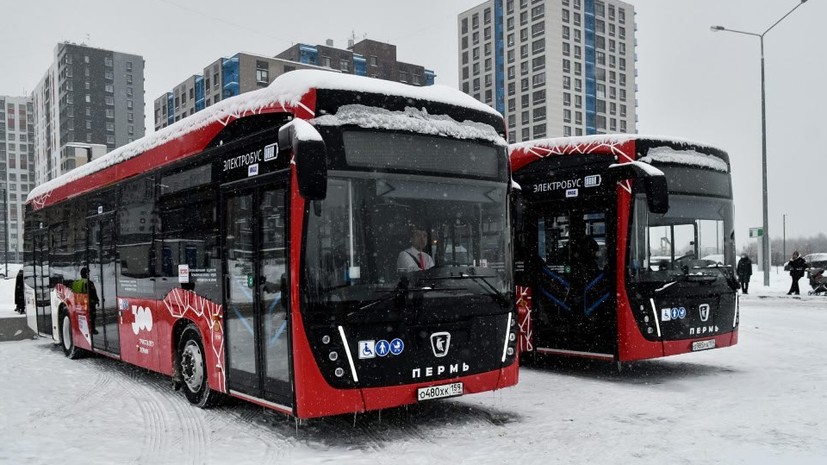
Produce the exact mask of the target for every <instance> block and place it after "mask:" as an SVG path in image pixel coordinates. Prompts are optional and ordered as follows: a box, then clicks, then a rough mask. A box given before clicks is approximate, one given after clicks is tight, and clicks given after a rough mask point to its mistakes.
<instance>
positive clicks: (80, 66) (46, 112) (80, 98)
mask: <svg viewBox="0 0 827 465" xmlns="http://www.w3.org/2000/svg"><path fill="white" fill-rule="evenodd" d="M32 103H33V110H34V138H33V141H32V143H33V144H34V158H35V184H41V183H43V182H46V181H48V180H50V179H54V178H56V177H57V176H59V175H61V174H63V173H66V172H68V171H70V170H72V169H73V168H75V167H76V166H77V163H78V162H79V161H83V157H77V156H76V152H77V149H78V147H81V146H84V147H86V150H87V152H88V154H89V157H87V159H91V158H92V157H94V154H95V153H97V152H98V150H97V146H100V145H103V146H105V147H106V151H111V150H114V149H115V148H117V147H120V146H122V145H125V144H127V143H129V142H132V141H133V140H136V139H139V138H141V137H143V136H144V111H145V110H144V59H143V58H142V57H141V56H139V55H130V54H126V53H120V52H113V51H111V50H103V49H99V48H93V47H88V46H86V45H77V44H72V43H68V42H64V43H60V44H57V46H56V47H55V54H54V62H53V63H52V65H51V66H50V67H49V69H48V71H46V74H45V75H44V76H43V79H41V81H40V83H38V85H37V87H36V88H35V90H34V92H32Z"/></svg>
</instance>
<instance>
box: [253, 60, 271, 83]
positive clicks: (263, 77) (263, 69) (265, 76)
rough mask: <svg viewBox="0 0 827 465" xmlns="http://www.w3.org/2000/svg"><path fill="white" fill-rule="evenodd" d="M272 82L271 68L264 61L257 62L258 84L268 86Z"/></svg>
mask: <svg viewBox="0 0 827 465" xmlns="http://www.w3.org/2000/svg"><path fill="white" fill-rule="evenodd" d="M269 82H270V66H269V63H267V62H266V61H263V60H256V83H258V84H268V83H269Z"/></svg>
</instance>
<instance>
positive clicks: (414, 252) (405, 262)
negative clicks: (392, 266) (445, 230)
mask: <svg viewBox="0 0 827 465" xmlns="http://www.w3.org/2000/svg"><path fill="white" fill-rule="evenodd" d="M410 239H411V246H410V247H408V248H407V249H405V250H403V251H401V252H399V256H398V257H397V258H396V269H397V271H398V272H400V273H410V272H412V271H422V270H427V269H429V268H433V266H434V259H433V258H431V256H430V255H428V254H427V253H425V252H424V249H425V245H427V244H428V233H427V232H425V230H423V229H421V228H418V227H413V228H411V236H410Z"/></svg>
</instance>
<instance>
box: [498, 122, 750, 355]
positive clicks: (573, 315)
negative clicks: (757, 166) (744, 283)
mask: <svg viewBox="0 0 827 465" xmlns="http://www.w3.org/2000/svg"><path fill="white" fill-rule="evenodd" d="M509 151H510V158H511V169H512V173H513V178H514V180H515V181H516V182H517V183H518V184H519V185H520V186H521V194H520V195H519V196H518V197H520V199H521V200H520V201H519V202H520V203H521V206H520V207H519V208H518V213H517V214H516V215H515V216H516V217H517V221H516V223H517V233H516V236H517V237H516V239H515V244H516V252H515V266H516V272H515V279H516V283H517V299H518V300H517V306H518V310H519V315H520V316H519V318H520V326H521V338H520V349H521V350H522V351H524V352H534V353H540V354H555V355H571V356H581V357H588V358H594V359H602V360H609V361H615V362H624V361H631V360H639V359H648V358H656V357H663V356H667V355H674V354H681V353H685V352H691V351H697V350H705V349H712V348H718V347H726V346H730V345H733V344H735V343H736V342H737V341H738V318H739V317H738V298H737V292H736V288H737V284H736V281H735V278H734V275H733V272H732V269H733V265H734V260H735V246H734V233H733V232H734V229H733V218H732V188H731V183H730V164H729V157H728V156H727V154H726V153H725V152H723V151H721V150H718V149H716V148H713V147H709V146H706V145H701V144H696V143H692V142H688V141H682V140H677V139H671V138H662V137H644V136H638V135H598V136H583V137H569V138H559V139H546V140H536V141H530V142H524V143H519V144H512V145H511V146H510V149H509Z"/></svg>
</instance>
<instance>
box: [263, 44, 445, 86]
mask: <svg viewBox="0 0 827 465" xmlns="http://www.w3.org/2000/svg"><path fill="white" fill-rule="evenodd" d="M277 56H278V57H279V58H285V59H287V60H292V61H298V62H300V63H306V64H310V65H316V66H321V67H323V68H329V69H334V70H337V71H341V72H343V73H348V74H356V75H358V76H369V77H373V78H377V79H384V80H387V81H395V82H402V83H405V84H411V85H415V86H430V85H433V84H434V79H435V78H436V74H434V72H433V71H432V70H429V69H426V68H425V67H424V66H422V65H415V64H411V63H404V62H401V61H399V60H397V59H396V45H393V44H388V43H384V42H378V41H375V40H370V39H364V40H362V41H360V42H358V43H355V44H354V43H349V44H348V48H347V49H340V48H335V47H334V46H333V41H332V40H328V41H327V43H326V44H325V45H307V44H296V45H294V46H292V47H290V48H288V49H287V50H285V51H283V52H281V53H280V54H278V55H277Z"/></svg>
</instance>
